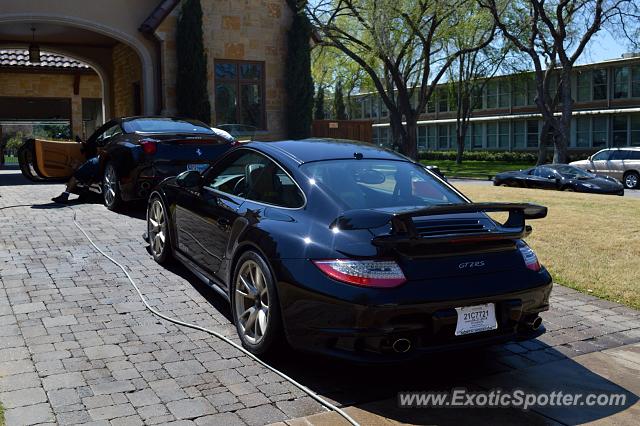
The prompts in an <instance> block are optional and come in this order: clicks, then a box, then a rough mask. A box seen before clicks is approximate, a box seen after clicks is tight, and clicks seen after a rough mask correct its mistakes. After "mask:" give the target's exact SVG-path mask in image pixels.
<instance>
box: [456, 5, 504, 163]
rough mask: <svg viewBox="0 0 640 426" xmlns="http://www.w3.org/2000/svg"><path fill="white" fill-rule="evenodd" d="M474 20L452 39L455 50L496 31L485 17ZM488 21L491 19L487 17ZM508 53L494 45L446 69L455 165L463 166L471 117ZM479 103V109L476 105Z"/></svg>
mask: <svg viewBox="0 0 640 426" xmlns="http://www.w3.org/2000/svg"><path fill="white" fill-rule="evenodd" d="M472 13H473V14H474V16H476V17H477V19H476V20H475V21H472V22H470V23H471V24H472V25H469V26H468V27H467V28H464V29H463V30H462V31H459V32H458V34H457V36H456V37H455V39H454V46H456V49H457V50H463V49H464V47H465V46H467V45H476V44H477V43H478V41H479V40H485V39H486V38H487V37H488V36H489V34H490V32H493V31H494V29H495V27H494V26H493V25H492V23H491V22H487V20H486V19H485V18H487V17H486V16H482V15H481V14H480V13H478V12H477V11H474V12H472ZM488 18H489V19H491V16H488ZM509 52H510V45H504V46H497V43H496V42H495V41H494V42H493V43H492V44H491V45H489V46H486V47H485V48H483V49H479V50H473V51H470V52H466V53H463V54H461V55H459V56H458V58H457V59H456V60H455V61H454V64H453V66H452V67H451V68H449V71H448V74H449V82H450V83H451V84H450V86H451V88H452V90H450V91H449V92H450V98H453V100H454V104H455V107H456V144H457V153H456V163H457V164H461V163H462V155H463V153H464V141H465V138H466V136H467V133H468V131H469V125H470V120H471V115H472V113H473V111H474V109H476V108H480V107H482V105H481V103H482V93H483V91H484V89H485V87H486V85H487V83H488V82H489V81H491V80H492V79H493V77H495V75H496V73H498V71H500V69H501V67H502V65H503V62H504V61H505V59H506V58H507V55H508V54H509ZM478 102H480V105H479V104H478Z"/></svg>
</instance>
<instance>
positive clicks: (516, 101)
mask: <svg viewBox="0 0 640 426" xmlns="http://www.w3.org/2000/svg"><path fill="white" fill-rule="evenodd" d="M526 104H527V81H526V80H524V79H523V78H522V77H516V78H515V80H514V81H513V106H525V105H526Z"/></svg>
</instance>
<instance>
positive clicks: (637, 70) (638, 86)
mask: <svg viewBox="0 0 640 426" xmlns="http://www.w3.org/2000/svg"><path fill="white" fill-rule="evenodd" d="M631 97H632V98H640V66H638V67H633V68H632V69H631Z"/></svg>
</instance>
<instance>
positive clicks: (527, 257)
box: [518, 243, 541, 272]
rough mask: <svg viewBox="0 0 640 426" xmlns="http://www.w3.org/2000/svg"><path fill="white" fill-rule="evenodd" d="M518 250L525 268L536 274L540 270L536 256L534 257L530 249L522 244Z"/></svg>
mask: <svg viewBox="0 0 640 426" xmlns="http://www.w3.org/2000/svg"><path fill="white" fill-rule="evenodd" d="M518 249H519V250H520V254H521V255H522V258H523V259H524V264H525V265H526V266H527V268H529V269H531V270H532V271H536V272H538V271H539V270H540V268H541V267H540V262H538V256H536V254H535V253H534V252H533V250H531V247H529V246H528V245H526V244H524V243H523V244H522V245H521V246H519V247H518Z"/></svg>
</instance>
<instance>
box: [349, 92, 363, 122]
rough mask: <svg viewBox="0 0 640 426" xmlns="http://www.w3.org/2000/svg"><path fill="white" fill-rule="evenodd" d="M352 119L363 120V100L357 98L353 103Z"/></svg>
mask: <svg viewBox="0 0 640 426" xmlns="http://www.w3.org/2000/svg"><path fill="white" fill-rule="evenodd" d="M350 113H351V117H349V118H351V119H352V120H358V119H361V118H362V98H361V97H358V98H355V99H354V100H353V101H352V102H351V111H350Z"/></svg>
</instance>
